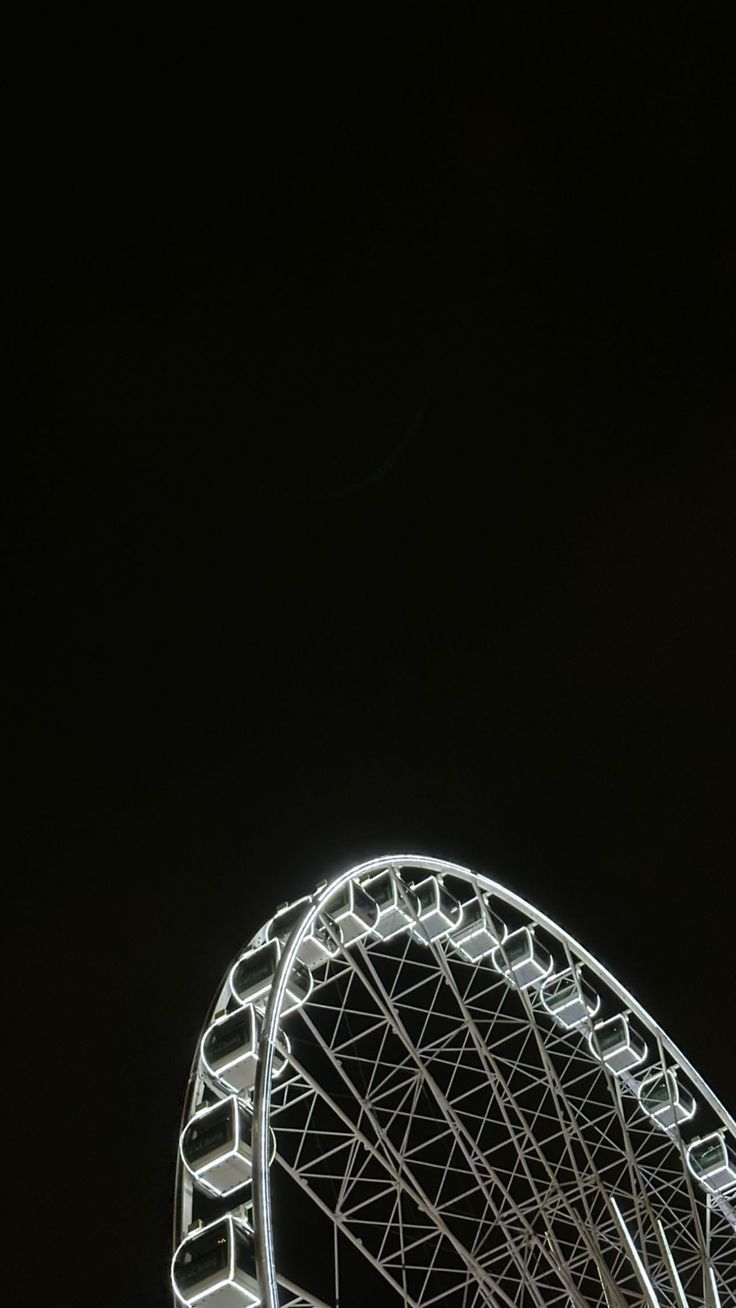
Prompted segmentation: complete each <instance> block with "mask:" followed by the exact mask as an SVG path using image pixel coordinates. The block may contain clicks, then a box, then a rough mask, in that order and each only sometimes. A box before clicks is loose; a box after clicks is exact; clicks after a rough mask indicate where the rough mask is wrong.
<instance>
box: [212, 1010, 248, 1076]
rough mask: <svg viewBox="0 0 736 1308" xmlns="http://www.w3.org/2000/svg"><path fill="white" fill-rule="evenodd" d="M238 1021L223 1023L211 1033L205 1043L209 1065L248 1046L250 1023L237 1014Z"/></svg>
mask: <svg viewBox="0 0 736 1308" xmlns="http://www.w3.org/2000/svg"><path fill="white" fill-rule="evenodd" d="M237 1017H238V1021H237V1022H235V1021H230V1022H222V1023H221V1024H220V1025H219V1026H216V1027H215V1028H214V1029H213V1030H212V1031H210V1033H209V1035H208V1036H207V1039H206V1040H205V1042H204V1053H205V1058H206V1059H207V1061H208V1063H210V1064H212V1063H214V1062H215V1061H216V1060H217V1059H220V1058H225V1057H226V1056H227V1054H232V1053H233V1052H234V1050H236V1049H243V1048H244V1047H245V1046H246V1045H247V1044H248V1039H249V1036H250V1032H249V1030H248V1027H249V1025H250V1023H249V1022H248V1019H247V1018H246V1019H245V1020H243V1018H242V1017H241V1015H240V1014H239V1013H238V1014H237Z"/></svg>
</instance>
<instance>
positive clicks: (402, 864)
mask: <svg viewBox="0 0 736 1308" xmlns="http://www.w3.org/2000/svg"><path fill="white" fill-rule="evenodd" d="M388 869H394V870H396V871H397V872H399V871H402V870H404V869H416V870H418V871H426V872H428V873H430V874H433V875H435V876H438V877H441V876H443V875H449V876H455V877H458V878H459V879H461V880H464V881H468V882H470V883H471V884H473V885H478V886H480V887H481V888H482V889H483V890H484V891H486V892H488V893H490V894H493V895H494V896H495V897H496V898H498V899H501V900H503V901H504V902H505V903H507V904H510V905H511V906H512V907H514V908H516V909H518V910H519V911H520V912H521V913H522V914H524V915H525V917H527V918H531V919H533V921H534V922H535V923H536V924H537V925H539V926H542V927H544V929H545V930H546V931H548V932H549V933H550V934H551V935H552V936H553V937H555V938H556V939H557V940H558V941H559V942H560V943H562V944H563V945H564V946H565V947H566V949H567V950H569V951H570V952H571V953H574V954H575V955H577V958H578V959H579V960H580V962H581V963H583V964H586V965H587V966H588V967H589V968H590V969H591V971H593V972H594V973H595V974H596V975H597V976H598V977H599V978H600V979H601V980H603V981H604V982H605V984H606V985H607V986H608V987H609V988H610V990H611V991H613V993H614V994H616V995H617V996H618V998H619V999H620V1000H621V1001H622V1002H623V1003H624V1005H625V1006H626V1007H627V1008H628V1009H629V1010H630V1012H631V1013H632V1014H634V1015H636V1017H637V1018H638V1019H639V1021H640V1022H642V1024H643V1025H644V1026H645V1027H646V1028H647V1030H648V1031H649V1033H650V1034H651V1035H653V1036H654V1037H655V1038H656V1039H657V1041H658V1042H659V1044H660V1045H661V1047H662V1048H663V1049H665V1050H666V1051H667V1053H668V1054H669V1055H670V1056H671V1057H672V1058H673V1059H674V1060H675V1062H676V1063H677V1065H678V1067H679V1068H680V1069H681V1070H682V1071H683V1072H684V1073H685V1074H686V1075H687V1077H688V1078H689V1080H690V1081H691V1083H692V1084H693V1086H694V1087H696V1088H697V1089H698V1091H699V1092H700V1093H701V1094H702V1096H703V1098H704V1100H705V1101H706V1102H707V1103H708V1104H709V1106H710V1107H711V1109H712V1110H713V1111H714V1113H715V1114H716V1115H717V1116H718V1117H719V1118H720V1120H721V1122H722V1124H723V1126H724V1127H725V1129H726V1130H727V1131H729V1132H730V1133H731V1134H732V1135H733V1136H734V1137H736V1121H734V1118H733V1117H732V1116H731V1114H730V1113H729V1112H728V1111H727V1110H726V1108H725V1106H724V1105H723V1104H722V1103H721V1101H720V1100H719V1099H718V1097H717V1096H716V1095H715V1094H714V1093H713V1091H712V1090H711V1089H710V1087H709V1086H708V1085H707V1083H706V1082H705V1081H704V1080H703V1078H702V1077H701V1076H700V1075H699V1073H698V1072H697V1071H696V1070H695V1068H694V1067H693V1066H692V1064H691V1063H690V1061H689V1060H688V1059H687V1058H686V1057H685V1055H684V1054H683V1053H682V1051H681V1050H680V1049H679V1048H678V1047H677V1045H676V1044H675V1043H674V1041H673V1040H671V1039H670V1037H669V1036H668V1035H667V1034H666V1032H664V1031H663V1030H662V1029H661V1028H660V1026H659V1025H658V1023H656V1022H655V1021H654V1019H653V1018H652V1017H651V1016H650V1015H649V1013H647V1011H646V1009H645V1008H644V1007H643V1006H642V1005H641V1004H640V1003H639V1002H638V1000H637V999H636V998H635V997H634V996H633V995H632V994H631V993H630V992H629V991H628V990H627V989H626V987H625V986H623V985H621V983H620V982H619V981H618V980H617V979H616V977H615V976H614V975H613V974H612V973H611V972H609V970H608V969H607V968H606V967H605V966H604V965H603V964H602V963H600V962H599V961H598V959H597V958H596V957H595V956H594V955H593V954H592V953H590V951H589V950H587V949H586V948H585V947H584V946H583V945H581V944H579V942H578V941H577V940H576V939H575V938H574V937H573V936H572V935H570V933H569V932H567V931H565V930H564V928H562V927H560V926H559V925H558V924H557V923H556V922H554V921H553V920H552V918H550V917H548V916H547V915H546V914H545V913H542V912H540V911H539V910H538V909H537V908H536V907H535V906H534V905H532V904H530V903H529V902H528V901H527V900H525V899H524V898H522V896H521V895H517V894H516V893H515V892H514V891H512V890H509V889H508V887H506V886H504V885H503V884H501V883H500V882H498V881H494V880H493V879H492V878H490V877H487V876H484V875H483V874H481V873H477V872H474V871H472V869H470V868H466V867H464V866H463V865H462V864H458V863H451V862H448V861H447V860H445V859H440V858H432V857H429V856H426V855H423V854H390V855H384V856H383V857H378V858H372V859H368V860H367V861H366V862H363V863H358V864H356V865H355V866H354V867H351V868H349V869H347V870H346V871H345V872H342V873H339V874H338V875H337V876H335V877H333V879H332V880H331V881H327V882H326V884H324V885H323V886H322V887H321V889H319V890H318V891H317V892H316V893H315V894H314V895H313V896H310V897H308V898H307V899H306V901H305V908H304V913H303V916H302V918H301V921H300V922H299V924H298V926H296V927H295V929H294V930H293V931H292V933H291V936H290V938H289V940H288V942H287V944H286V946H285V948H284V950H283V953H282V955H281V958H280V960H279V964H278V968H277V970H276V974H275V976H274V981H273V985H272V986H271V990H270V994H269V998H268V1003H267V1006H266V1011H265V1016H264V1023H263V1031H262V1036H261V1040H262V1051H263V1056H262V1057H261V1058H260V1059H259V1062H258V1067H257V1070H256V1080H255V1091H254V1102H253V1116H254V1122H253V1126H254V1130H253V1144H254V1167H253V1219H254V1222H253V1225H254V1243H255V1252H256V1265H257V1267H258V1272H259V1280H260V1281H261V1284H262V1286H263V1288H264V1289H265V1290H266V1298H265V1299H264V1303H265V1304H266V1306H267V1308H276V1305H277V1304H278V1290H277V1281H276V1268H275V1260H274V1250H273V1239H272V1220H271V1193H270V1184H269V1147H270V1146H269V1125H268V1124H269V1110H270V1099H271V1081H272V1070H273V1056H274V1049H275V1045H276V1039H277V1034H278V1029H279V1022H280V1018H281V1010H282V1006H283V1001H284V995H285V991H286V986H287V981H288V977H289V974H290V972H291V970H292V968H293V966H294V963H295V962H296V959H297V954H298V951H299V947H300V945H301V944H302V943H303V941H304V937H305V936H306V934H307V932H308V931H309V928H310V927H311V926H312V925H313V923H314V922H315V921H316V919H317V918H318V916H319V914H320V913H321V912H324V911H325V910H326V909H327V908H328V907H329V903H330V900H331V899H332V898H333V897H334V895H335V893H336V892H337V891H338V890H339V889H340V888H341V887H342V886H343V885H345V884H346V883H349V882H350V881H353V880H356V879H358V880H362V879H364V878H366V877H369V876H370V875H371V873H378V872H381V871H384V870H388Z"/></svg>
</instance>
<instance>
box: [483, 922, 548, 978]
mask: <svg viewBox="0 0 736 1308" xmlns="http://www.w3.org/2000/svg"><path fill="white" fill-rule="evenodd" d="M492 962H493V966H494V967H495V968H496V969H497V970H498V971H499V972H501V973H502V974H503V975H504V976H505V977H506V980H507V981H508V982H509V983H510V984H511V985H515V986H518V987H519V989H520V990H526V989H528V988H529V987H531V986H538V985H540V984H541V982H542V981H544V979H545V977H547V976H549V974H550V972H551V971H552V968H553V966H554V963H553V961H552V955H551V954H550V953H549V951H548V950H547V949H545V948H544V945H540V943H539V941H538V940H536V939H535V937H534V933H533V931H532V930H531V929H530V928H529V927H520V929H519V930H518V931H512V932H511V935H510V936H507V937H506V940H505V941H504V942H503V944H502V945H498V946H497V947H496V948H495V949H494V951H493V954H492Z"/></svg>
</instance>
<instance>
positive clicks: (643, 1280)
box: [608, 1195, 659, 1308]
mask: <svg viewBox="0 0 736 1308" xmlns="http://www.w3.org/2000/svg"><path fill="white" fill-rule="evenodd" d="M608 1202H609V1203H610V1205H611V1208H612V1209H613V1215H614V1217H615V1218H616V1225H617V1226H618V1228H619V1230H620V1232H621V1234H622V1236H623V1238H624V1241H625V1243H626V1247H627V1249H628V1251H629V1254H630V1256H631V1261H632V1263H633V1264H634V1267H635V1268H636V1274H637V1277H638V1279H639V1282H640V1284H641V1287H642V1289H643V1291H644V1293H645V1295H646V1297H647V1299H648V1300H649V1303H650V1305H651V1308H659V1300H658V1298H657V1296H656V1294H655V1293H654V1286H653V1285H652V1282H651V1281H650V1280H649V1276H648V1274H647V1270H646V1268H645V1266H644V1264H643V1262H642V1260H641V1258H640V1257H639V1251H638V1249H637V1247H636V1245H635V1244H634V1241H633V1239H632V1236H631V1232H630V1231H629V1228H628V1226H627V1225H626V1223H625V1221H624V1219H623V1217H622V1216H621V1210H620V1208H619V1206H618V1204H617V1203H616V1200H615V1199H614V1197H613V1195H611V1197H610V1199H609V1201H608Z"/></svg>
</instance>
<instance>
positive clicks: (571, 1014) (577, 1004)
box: [539, 968, 601, 1030]
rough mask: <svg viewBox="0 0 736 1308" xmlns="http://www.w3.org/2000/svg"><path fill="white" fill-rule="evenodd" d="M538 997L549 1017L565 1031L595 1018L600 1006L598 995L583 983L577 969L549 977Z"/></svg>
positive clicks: (569, 969)
mask: <svg viewBox="0 0 736 1308" xmlns="http://www.w3.org/2000/svg"><path fill="white" fill-rule="evenodd" d="M539 996H540V999H541V1000H542V1003H543V1005H544V1007H545V1008H546V1010H547V1012H548V1013H549V1015H550V1017H553V1018H554V1020H555V1022H557V1023H558V1024H559V1025H560V1026H562V1027H565V1028H566V1029H567V1030H569V1029H570V1028H571V1027H574V1026H579V1025H580V1023H581V1022H586V1021H589V1020H590V1019H591V1018H593V1017H595V1015H596V1013H598V1011H599V1009H600V1006H601V998H600V995H597V994H596V993H595V991H594V990H592V989H591V988H590V986H589V985H588V984H587V983H586V982H585V981H583V979H582V977H581V976H580V973H579V971H578V969H577V968H575V969H571V968H568V969H567V971H565V972H557V973H556V974H555V975H554V976H551V977H549V979H548V980H547V981H545V983H544V985H543V986H542V989H541V990H540V992H539Z"/></svg>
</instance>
